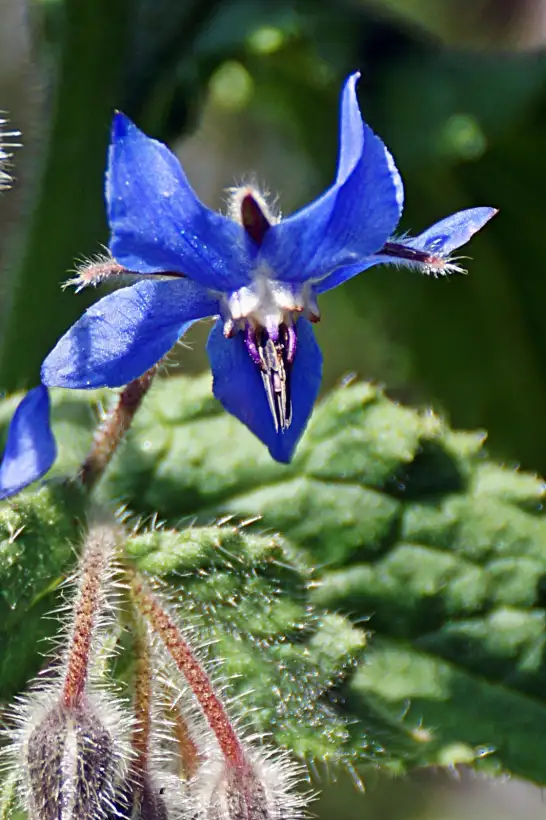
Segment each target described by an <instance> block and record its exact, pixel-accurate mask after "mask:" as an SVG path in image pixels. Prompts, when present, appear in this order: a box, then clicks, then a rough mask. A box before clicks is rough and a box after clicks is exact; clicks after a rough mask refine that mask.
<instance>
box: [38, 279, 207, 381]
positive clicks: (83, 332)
mask: <svg viewBox="0 0 546 820" xmlns="http://www.w3.org/2000/svg"><path fill="white" fill-rule="evenodd" d="M218 312H219V308H218V302H217V300H216V299H215V298H214V297H213V296H212V295H211V294H210V293H209V292H208V291H207V290H205V289H204V288H202V287H201V286H200V285H197V284H196V283H195V282H191V281H190V280H189V279H178V280H176V281H170V282H166V281H160V280H152V279H147V280H146V281H143V282H139V283H138V284H136V285H131V287H128V288H122V289H121V290H118V291H116V292H115V293H111V294H110V295H109V296H105V297H104V299H101V300H100V301H98V302H96V303H95V304H94V305H92V307H90V308H89V310H86V312H85V313H84V314H83V316H82V317H81V319H79V320H78V321H77V322H76V323H75V324H74V325H72V327H71V328H70V330H68V331H67V332H66V333H65V335H64V336H63V337H62V338H61V339H60V340H59V341H58V342H57V344H56V346H55V347H54V348H53V350H52V351H51V353H50V354H49V355H48V356H47V358H46V359H45V361H44V363H43V365H42V381H43V383H44V384H47V385H48V386H49V387H81V388H94V387H120V386H121V385H124V384H127V383H128V382H130V381H132V380H133V379H136V378H138V377H139V376H141V375H142V373H144V372H145V371H146V370H148V369H149V368H150V367H152V366H153V365H154V364H155V363H156V362H158V361H159V359H161V358H162V357H163V356H164V355H165V354H166V353H168V352H169V350H170V349H171V347H172V346H173V345H174V344H175V343H176V342H177V340H178V339H179V338H180V337H181V336H182V335H183V334H184V333H185V331H186V330H187V329H188V327H189V326H190V325H191V324H192V322H194V321H195V320H196V319H202V318H203V317H204V316H210V315H215V314H217V313H218Z"/></svg>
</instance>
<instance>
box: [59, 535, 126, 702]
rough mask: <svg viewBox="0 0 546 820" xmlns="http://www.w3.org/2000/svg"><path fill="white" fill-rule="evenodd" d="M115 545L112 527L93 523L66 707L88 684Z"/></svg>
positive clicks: (84, 558)
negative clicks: (106, 577)
mask: <svg viewBox="0 0 546 820" xmlns="http://www.w3.org/2000/svg"><path fill="white" fill-rule="evenodd" d="M115 545H116V535H115V531H114V529H113V528H112V527H110V526H108V525H105V524H95V525H92V526H91V528H90V530H89V533H88V534H87V538H86V541H85V544H84V548H83V553H82V558H81V569H80V581H79V590H78V595H77V597H76V601H75V604H74V610H73V621H72V635H71V639H70V646H69V650H68V657H67V661H66V669H65V674H64V682H63V691H62V700H63V704H64V705H65V706H67V707H74V706H77V705H78V703H80V701H81V698H82V695H83V692H84V689H85V686H86V684H87V678H88V673H89V660H90V655H91V647H92V642H93V637H94V635H95V631H96V626H97V621H98V618H99V616H100V611H101V608H102V605H103V602H104V592H103V586H104V581H105V576H106V575H107V574H108V569H109V564H110V559H111V556H112V553H113V550H114V549H115Z"/></svg>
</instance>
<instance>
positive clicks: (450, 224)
mask: <svg viewBox="0 0 546 820" xmlns="http://www.w3.org/2000/svg"><path fill="white" fill-rule="evenodd" d="M496 213H497V209H496V208H486V207H484V208H468V209H467V210H465V211H458V212H457V213H455V214H452V215H451V216H448V217H446V219H442V220H441V221H440V222H436V224H435V225H432V227H431V228H428V229H427V230H426V231H423V233H421V234H419V236H415V237H407V238H405V239H395V240H393V242H395V243H396V244H397V245H401V246H402V247H405V248H412V249H414V250H418V251H423V253H428V254H430V255H431V256H436V257H438V258H439V259H446V258H447V257H449V254H450V253H451V252H452V251H454V250H456V249H457V248H459V247H461V245H464V244H465V243H466V242H468V241H469V240H470V239H471V238H472V236H473V235H474V234H475V233H476V232H477V231H479V230H480V229H481V228H483V226H484V225H485V224H486V222H488V221H489V220H490V219H491V218H492V217H493V216H495V214H496ZM388 264H395V265H404V266H406V267H409V268H415V269H417V270H419V269H420V268H421V269H425V268H426V264H425V263H423V262H418V261H415V260H413V259H403V258H402V257H400V256H390V255H389V254H387V253H381V254H379V253H378V254H372V255H371V256H369V257H368V259H366V260H363V262H362V263H358V264H356V265H347V266H344V267H342V268H339V269H338V270H336V271H334V273H332V274H330V276H327V277H326V278H325V279H323V280H322V281H321V282H317V284H316V285H315V288H314V290H315V292H316V293H317V294H320V293H325V292H326V291H327V290H331V289H332V288H337V286H338V285H341V284H342V283H343V282H346V281H347V280H348V279H352V277H353V276H356V275H357V274H358V273H362V272H363V271H365V270H368V268H371V267H373V266H374V265H388ZM438 272H439V273H441V271H440V270H439V271H438Z"/></svg>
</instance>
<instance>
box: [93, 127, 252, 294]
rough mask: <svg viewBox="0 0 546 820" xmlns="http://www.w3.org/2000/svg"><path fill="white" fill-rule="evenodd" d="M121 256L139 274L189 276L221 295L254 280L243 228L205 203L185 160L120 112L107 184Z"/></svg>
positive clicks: (114, 247) (116, 251)
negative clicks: (188, 175) (184, 167)
mask: <svg viewBox="0 0 546 820" xmlns="http://www.w3.org/2000/svg"><path fill="white" fill-rule="evenodd" d="M106 199H107V203H108V219H109V222H110V230H111V232H112V235H111V240H110V249H111V251H112V254H113V256H114V258H115V259H116V260H117V261H118V262H119V263H120V265H123V266H124V267H126V268H128V269H129V270H132V271H135V272H137V273H161V272H164V271H174V272H177V273H184V274H185V275H186V276H189V277H190V279H194V280H195V281H196V282H200V283H201V284H202V285H205V286H206V287H209V288H214V289H217V290H221V291H225V290H234V289H236V288H239V287H241V286H242V285H245V284H247V283H248V281H249V269H250V263H251V258H252V254H253V253H254V252H255V248H254V246H253V244H252V242H251V241H250V240H249V238H248V237H247V236H246V235H245V232H244V230H243V228H242V227H241V226H240V225H238V224H237V223H236V222H234V221H233V220H231V219H227V218H226V217H224V216H222V215H221V214H219V213H216V212H215V211H211V210H210V209H209V208H207V207H206V206H205V205H203V203H202V202H200V200H199V199H198V198H197V196H196V194H195V192H194V191H193V190H192V188H191V186H190V184H189V182H188V180H187V179H186V176H185V174H184V171H183V170H182V167H181V165H180V163H179V162H178V160H177V158H176V157H175V156H174V154H172V153H171V151H169V149H168V148H167V147H166V146H165V145H163V144H162V143H160V142H157V141H156V140H153V139H150V138H149V137H147V136H146V135H145V134H143V133H142V131H140V130H139V129H138V128H137V127H136V125H134V124H133V123H132V122H131V121H130V120H129V119H128V118H127V117H125V116H124V115H123V114H120V113H118V114H116V116H115V117H114V122H113V126H112V142H111V145H110V151H109V164H108V172H107V182H106Z"/></svg>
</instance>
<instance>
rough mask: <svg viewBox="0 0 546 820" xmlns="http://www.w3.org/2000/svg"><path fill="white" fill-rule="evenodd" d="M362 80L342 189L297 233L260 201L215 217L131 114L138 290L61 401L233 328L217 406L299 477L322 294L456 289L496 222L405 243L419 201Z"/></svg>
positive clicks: (74, 347)
mask: <svg viewBox="0 0 546 820" xmlns="http://www.w3.org/2000/svg"><path fill="white" fill-rule="evenodd" d="M358 76H359V75H358V74H353V75H352V76H350V77H349V78H348V80H347V82H346V83H345V86H344V89H343V92H342V97H341V122H340V148H339V158H338V167H337V173H336V177H335V179H334V182H333V183H332V185H331V186H330V187H329V188H328V189H327V190H326V191H325V192H324V193H323V194H322V195H321V196H320V197H319V198H318V199H316V200H315V201H314V202H312V203H311V204H310V205H308V206H306V207H305V208H302V209H301V210H300V211H298V212H297V213H295V214H293V215H291V216H289V217H287V218H285V219H281V218H280V217H279V216H278V215H276V214H274V213H273V212H272V211H271V210H270V209H269V207H268V205H267V203H266V201H265V199H264V198H263V197H262V195H261V194H260V193H259V192H258V191H256V190H255V189H254V188H253V187H251V186H243V187H241V188H238V189H235V190H234V191H233V194H232V199H231V203H230V207H229V212H228V215H226V216H224V215H222V214H220V213H216V212H215V211H212V210H210V209H209V208H207V207H206V206H205V205H204V204H203V203H202V202H201V201H200V200H199V199H198V197H197V196H196V194H195V193H194V191H193V189H192V188H191V186H190V184H189V182H188V180H187V178H186V176H185V174H184V171H183V170H182V168H181V166H180V164H179V162H178V160H177V159H176V157H175V156H174V155H173V154H172V153H171V152H170V151H169V149H168V148H167V147H166V146H165V145H163V144H162V143H160V142H157V141H156V140H153V139H150V138H148V137H147V136H145V135H144V134H143V133H142V132H141V131H140V130H139V129H138V128H137V127H136V126H135V125H134V124H133V123H132V122H131V121H130V120H129V119H128V118H127V117H125V116H124V115H123V114H120V113H118V114H116V116H115V118H114V122H113V127H112V141H111V146H110V150H109V162H108V171H107V181H106V200H107V206H108V217H109V222H110V229H111V241H110V251H111V255H112V259H111V260H110V263H111V264H109V263H108V260H106V261H105V262H103V263H102V264H99V265H98V266H96V268H95V269H94V273H93V275H92V276H90V277H89V278H88V279H86V276H85V275H84V273H82V274H81V276H80V277H79V279H78V280H77V282H78V284H79V285H80V286H84V285H86V284H90V283H93V284H96V283H97V282H98V281H99V280H102V279H103V278H104V277H105V276H107V275H108V274H109V273H111V274H119V273H122V274H125V275H128V276H134V277H136V278H137V281H136V284H131V285H129V286H127V287H123V288H120V289H119V290H116V291H115V292H113V293H110V294H109V295H108V296H105V297H104V298H103V299H101V300H100V301H98V302H97V303H95V304H94V305H93V306H92V307H91V308H89V310H87V311H86V312H85V313H84V314H83V316H82V317H81V318H80V319H79V320H78V321H77V322H76V323H75V324H74V325H73V326H72V327H71V328H70V329H69V330H68V332H67V333H66V334H65V335H64V336H63V337H62V338H61V339H60V340H59V342H58V343H57V345H56V346H55V348H54V349H53V350H52V352H51V353H50V354H49V355H48V356H47V358H46V359H45V361H44V364H43V367H42V374H41V375H42V382H43V384H44V385H47V386H49V387H54V386H57V387H68V388H98V387H105V386H106V387H119V386H121V385H124V384H127V383H128V382H130V381H132V380H133V379H135V378H137V377H139V376H140V375H141V374H142V373H144V372H145V371H147V370H148V369H149V368H151V367H152V366H153V365H154V364H155V363H156V362H157V361H159V360H160V359H161V358H162V357H163V356H165V355H166V354H167V353H168V352H169V350H170V349H171V348H172V347H173V345H174V344H175V343H176V342H177V341H178V340H179V339H180V338H181V337H182V336H183V335H184V333H185V332H186V330H187V329H188V328H189V327H190V325H191V324H192V323H193V322H195V321H197V320H199V319H202V318H205V317H208V316H215V317H217V319H216V323H215V325H214V327H213V328H212V331H211V333H210V336H209V340H208V344H207V351H208V355H209V359H210V363H211V368H212V373H213V391H214V395H215V396H216V397H217V398H218V399H219V400H220V401H221V403H222V404H223V406H224V407H225V409H226V410H227V411H228V412H230V413H232V414H233V415H234V416H236V417H237V418H238V419H239V420H240V421H242V422H243V423H244V424H245V425H246V426H247V427H248V428H249V429H250V430H251V431H252V432H253V433H254V434H255V435H256V436H257V437H258V438H259V439H261V441H263V442H264V443H265V444H266V445H267V447H268V448H269V451H270V453H271V455H272V456H273V458H275V459H277V460H278V461H281V462H289V461H290V459H291V457H292V455H293V452H294V449H295V447H296V444H297V442H298V440H299V438H300V437H301V435H302V433H303V431H304V429H305V426H306V424H307V422H308V419H309V417H310V415H311V411H312V408H313V405H314V402H315V399H316V397H317V394H318V392H319V389H320V383H321V373H322V355H321V352H320V349H319V347H318V345H317V342H316V340H315V336H314V333H313V328H312V324H313V323H314V322H317V321H318V320H319V318H320V314H319V309H318V306H317V301H316V297H317V295H319V294H321V293H323V292H325V291H327V290H330V289H331V288H334V287H337V286H338V285H340V284H341V283H342V282H344V281H345V280H347V279H349V278H350V277H352V276H354V275H355V274H357V273H359V272H361V271H363V270H365V269H366V268H369V267H371V266H372V265H377V264H381V263H396V264H400V265H406V266H410V267H414V268H417V269H418V270H420V271H421V272H423V273H427V274H432V275H436V276H437V275H445V274H450V273H454V272H461V268H460V267H459V266H458V265H457V264H456V262H455V260H453V259H452V258H451V257H450V254H451V253H452V251H454V250H455V249H456V248H458V247H460V246H461V245H463V244H464V243H465V242H467V241H468V240H469V239H470V237H471V236H472V235H473V234H474V233H475V232H476V231H477V230H479V229H480V228H481V227H482V226H483V225H484V224H485V223H486V222H487V221H488V220H489V219H490V218H491V217H492V216H493V215H494V214H495V213H496V211H495V209H494V208H473V209H470V210H466V211H461V212H459V213H456V214H454V215H453V216H451V217H448V218H447V219H444V220H443V221H441V222H439V223H437V224H436V225H434V226H433V227H432V228H429V229H428V230H427V231H425V232H424V233H422V234H420V235H419V236H417V237H415V238H407V237H406V238H403V239H399V240H397V239H393V238H392V236H393V232H394V231H395V229H396V226H397V224H398V221H399V219H400V215H401V212H402V203H403V187H402V181H401V179H400V175H399V173H398V171H397V169H396V166H395V164H394V161H393V159H392V157H391V155H390V153H389V152H388V150H387V149H386V147H385V146H384V144H383V142H382V141H381V140H380V139H379V138H378V137H377V136H376V135H375V134H374V133H373V131H372V130H371V129H370V128H369V126H368V125H366V123H365V122H363V120H362V117H361V114H360V110H359V107H358V101H357V97H356V91H355V88H356V83H357V80H358Z"/></svg>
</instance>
